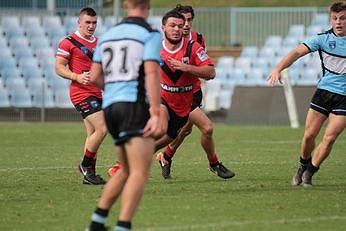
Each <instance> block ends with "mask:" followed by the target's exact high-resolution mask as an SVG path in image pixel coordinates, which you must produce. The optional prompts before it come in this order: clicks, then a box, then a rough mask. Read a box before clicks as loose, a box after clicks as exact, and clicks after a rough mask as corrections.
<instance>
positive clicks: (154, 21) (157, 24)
mask: <svg viewBox="0 0 346 231" xmlns="http://www.w3.org/2000/svg"><path fill="white" fill-rule="evenodd" d="M148 23H149V24H150V25H151V26H152V27H153V28H154V29H156V30H158V31H160V32H161V33H162V30H161V24H162V16H149V17H148Z"/></svg>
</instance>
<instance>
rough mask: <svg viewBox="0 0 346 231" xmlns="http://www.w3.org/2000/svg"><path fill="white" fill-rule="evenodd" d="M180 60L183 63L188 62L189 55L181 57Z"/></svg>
mask: <svg viewBox="0 0 346 231" xmlns="http://www.w3.org/2000/svg"><path fill="white" fill-rule="evenodd" d="M181 62H182V63H185V64H189V62H190V58H189V57H183V58H182V59H181Z"/></svg>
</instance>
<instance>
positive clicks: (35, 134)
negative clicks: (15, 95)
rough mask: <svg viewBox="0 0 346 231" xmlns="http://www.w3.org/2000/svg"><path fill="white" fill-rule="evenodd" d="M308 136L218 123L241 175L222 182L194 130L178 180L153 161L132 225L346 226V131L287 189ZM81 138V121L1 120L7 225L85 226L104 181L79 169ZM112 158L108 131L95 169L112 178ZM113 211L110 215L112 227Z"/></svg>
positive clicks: (170, 230) (177, 161)
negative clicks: (86, 181) (307, 177)
mask: <svg viewBox="0 0 346 231" xmlns="http://www.w3.org/2000/svg"><path fill="white" fill-rule="evenodd" d="M302 133H303V130H302V129H290V128H288V127H269V126H268V127H265V126H263V127H246V126H244V127H238V126H226V125H222V124H217V125H216V126H215V138H216V147H217V151H218V155H219V157H220V159H221V161H222V162H223V163H224V164H225V165H227V166H230V167H231V168H232V169H233V170H234V171H235V172H236V174H237V175H236V177H235V178H233V179H231V180H221V179H219V178H217V177H216V176H215V175H212V174H211V173H210V172H209V171H208V169H207V161H206V157H205V156H204V154H203V152H202V150H201V147H200V145H199V141H198V139H199V138H198V137H199V133H198V131H196V130H194V132H193V134H192V135H191V136H190V137H189V138H188V139H187V140H186V142H185V143H184V145H183V146H182V147H181V149H180V151H179V153H177V155H176V157H175V158H174V162H173V172H172V175H173V177H174V179H173V180H171V181H164V180H163V179H162V177H161V173H160V168H159V166H158V164H157V163H153V166H152V175H151V177H150V180H149V183H148V185H147V188H146V191H145V195H144V198H143V201H142V203H141V205H140V208H139V210H138V212H137V214H136V216H135V219H134V220H133V226H134V230H137V231H161V230H163V231H181V230H182V231H186V230H194V231H197V230H198V231H209V230H226V231H228V230H263V231H264V230H266V231H267V230H280V231H284V230H314V231H316V230H323V231H324V230H345V227H346V200H345V198H346V197H345V196H346V180H345V163H346V156H345V150H346V139H345V138H346V136H345V134H343V135H342V136H341V137H340V138H339V140H338V141H337V143H336V144H335V146H334V150H333V152H332V155H331V156H330V158H329V159H328V160H327V161H326V162H325V163H324V165H323V166H322V167H321V170H320V172H318V173H317V175H316V176H315V177H314V184H315V185H314V187H313V188H312V189H311V190H306V189H303V188H302V187H292V186H290V179H291V177H292V175H293V174H294V173H295V171H296V167H297V162H298V153H299V142H300V137H301V135H302ZM319 139H321V137H319ZM83 140H84V130H83V127H82V125H81V124H78V123H77V124H0V147H1V154H0V155H1V162H0V176H1V182H0V207H1V209H0V230H1V231H9V230H11V231H15V230H16V231H19V230H20V231H21V230H23V231H28V230H33V231H37V230H39V231H41V230H50V231H66V230H68V231H70V230H71V231H78V230H80V231H81V230H83V229H84V227H85V226H86V224H88V223H89V219H90V215H91V213H92V211H93V210H94V208H95V206H96V203H97V200H98V197H99V196H100V194H101V191H102V187H99V186H88V185H83V184H82V182H81V180H82V179H81V175H80V174H79V173H78V172H77V171H76V166H77V164H78V163H79V160H80V158H81V147H82V143H83ZM113 162H114V155H113V145H112V143H111V139H110V137H107V139H106V140H105V142H104V143H103V145H102V147H101V150H100V152H99V162H98V164H99V167H98V173H99V174H101V175H102V176H104V177H106V170H107V167H108V166H109V165H111V164H112V163H113ZM118 206H119V205H118V204H117V205H116V208H118ZM116 211H117V209H113V210H112V212H111V214H110V218H109V226H111V227H113V225H114V223H115V220H116Z"/></svg>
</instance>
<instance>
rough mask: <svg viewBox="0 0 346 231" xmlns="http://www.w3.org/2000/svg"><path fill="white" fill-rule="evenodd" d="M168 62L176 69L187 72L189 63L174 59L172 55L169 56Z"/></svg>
mask: <svg viewBox="0 0 346 231" xmlns="http://www.w3.org/2000/svg"><path fill="white" fill-rule="evenodd" d="M168 63H169V65H170V66H171V67H174V68H175V69H176V70H181V71H184V72H186V71H187V69H186V68H187V64H185V63H183V62H180V61H179V60H177V59H174V58H172V57H169V58H168Z"/></svg>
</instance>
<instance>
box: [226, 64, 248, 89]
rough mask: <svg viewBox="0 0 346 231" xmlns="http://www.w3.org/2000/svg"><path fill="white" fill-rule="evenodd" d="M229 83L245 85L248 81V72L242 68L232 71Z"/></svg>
mask: <svg viewBox="0 0 346 231" xmlns="http://www.w3.org/2000/svg"><path fill="white" fill-rule="evenodd" d="M228 75H229V81H230V82H232V83H233V85H235V86H236V85H244V84H245V81H246V72H245V70H244V69H242V68H234V69H230V71H229V73H228Z"/></svg>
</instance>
